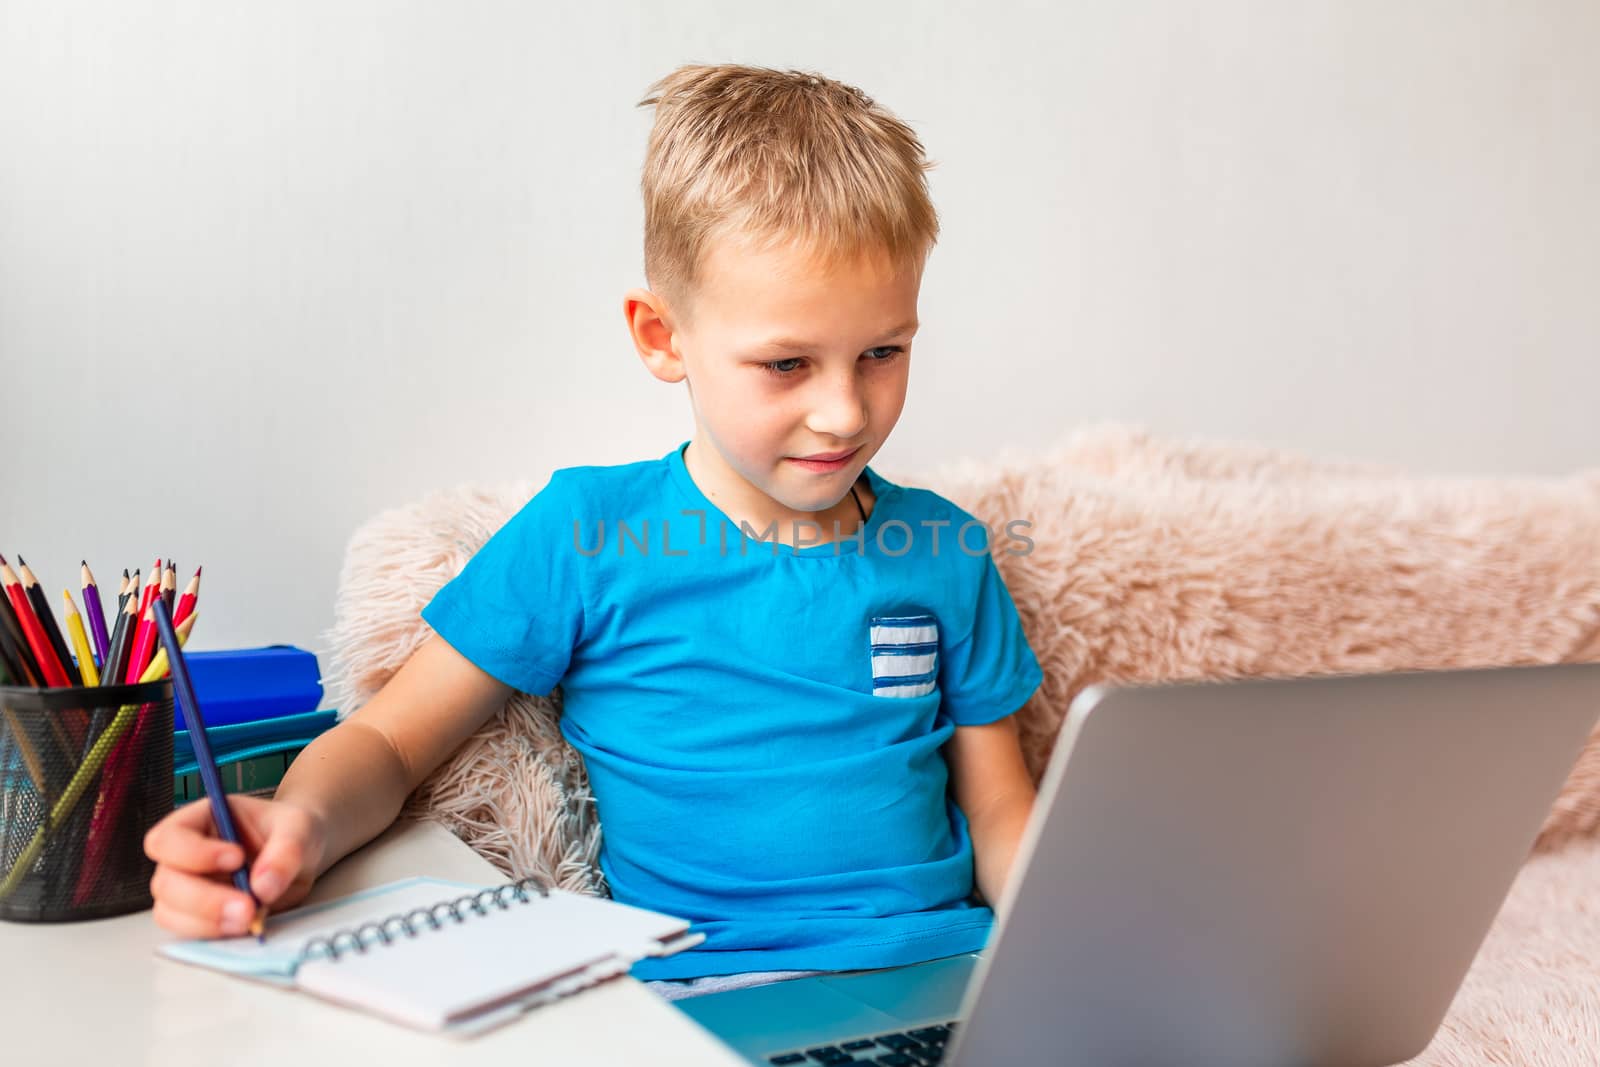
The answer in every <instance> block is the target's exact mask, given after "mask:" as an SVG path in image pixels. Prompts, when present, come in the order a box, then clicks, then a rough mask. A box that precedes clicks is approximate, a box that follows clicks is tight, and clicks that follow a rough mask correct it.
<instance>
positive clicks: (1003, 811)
mask: <svg viewBox="0 0 1600 1067" xmlns="http://www.w3.org/2000/svg"><path fill="white" fill-rule="evenodd" d="M944 757H945V762H946V763H947V764H948V765H949V767H950V780H951V785H952V787H953V789H954V792H955V801H956V805H957V806H958V807H960V809H961V811H962V814H964V815H965V816H966V817H967V829H968V832H969V833H970V834H971V836H972V853H973V861H974V864H975V872H976V873H975V877H976V879H977V883H978V890H979V892H981V893H982V894H983V898H984V899H985V900H986V901H988V902H989V905H990V907H992V908H994V909H995V910H996V915H997V916H998V914H999V902H1000V894H1001V891H1002V890H1003V889H1004V888H1005V884H1006V878H1007V876H1008V875H1009V874H1010V871H1011V864H1012V861H1013V860H1014V859H1015V858H1016V853H1017V844H1018V843H1019V842H1020V841H1021V839H1022V831H1023V828H1024V827H1026V826H1027V825H1028V816H1029V814H1030V813H1031V812H1032V811H1033V801H1034V787H1033V779H1032V778H1030V777H1029V776H1028V768H1027V764H1025V763H1024V762H1023V759H1022V744H1021V742H1020V741H1019V740H1018V736H1017V717H1016V715H1014V714H1013V715H1007V716H1006V717H1005V718H1003V719H1000V720H998V721H996V722H991V723H984V724H983V725H981V726H957V727H956V728H955V732H954V733H952V734H951V735H950V740H948V741H946V742H945V745H944Z"/></svg>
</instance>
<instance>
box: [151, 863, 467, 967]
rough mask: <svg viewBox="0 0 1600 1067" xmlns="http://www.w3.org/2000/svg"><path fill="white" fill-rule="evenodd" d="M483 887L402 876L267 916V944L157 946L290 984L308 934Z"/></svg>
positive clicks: (246, 940) (231, 940)
mask: <svg viewBox="0 0 1600 1067" xmlns="http://www.w3.org/2000/svg"><path fill="white" fill-rule="evenodd" d="M481 888H483V887H482V886H477V885H472V884H469V883H466V882H452V881H447V880H445V879H442V878H424V877H418V878H404V879H401V880H400V881H397V882H388V883H386V884H384V885H380V886H374V887H372V888H371V889H364V890H362V891H361V892H359V893H352V894H350V895H349V896H346V897H340V898H339V899H337V900H327V901H323V902H322V903H320V904H310V905H307V906H305V907H301V908H295V909H293V910H291V911H286V912H283V913H282V914H280V915H268V916H267V926H266V931H265V933H266V942H265V943H264V944H261V943H257V941H256V939H255V938H254V937H252V936H250V935H249V934H246V935H244V936H243V937H223V938H202V939H196V940H192V941H169V942H167V943H165V944H163V945H160V946H158V947H157V949H156V951H158V952H160V953H161V954H162V955H163V956H170V957H171V958H172V959H175V960H181V961H183V962H184V963H194V964H199V965H200V966H202V967H210V968H212V969H214V970H218V971H226V972H227V973H229V974H237V975H241V976H243V977H246V978H259V979H261V980H263V981H267V982H273V983H275V984H277V985H292V984H293V982H294V973H295V964H296V961H297V960H298V959H299V954H300V948H301V946H303V945H304V944H305V943H306V941H308V940H309V939H311V938H313V937H323V936H326V935H328V934H331V933H333V932H334V931H335V930H342V929H346V928H349V927H354V926H359V925H360V924H362V923H364V922H376V921H379V920H382V919H385V918H387V917H388V916H390V915H394V914H396V913H404V912H407V911H410V910H411V909H412V908H424V907H427V906H428V905H430V904H436V903H438V902H439V901H441V900H453V899H455V898H456V897H459V896H461V895H462V894H463V893H471V892H476V891H477V890H479V889H481Z"/></svg>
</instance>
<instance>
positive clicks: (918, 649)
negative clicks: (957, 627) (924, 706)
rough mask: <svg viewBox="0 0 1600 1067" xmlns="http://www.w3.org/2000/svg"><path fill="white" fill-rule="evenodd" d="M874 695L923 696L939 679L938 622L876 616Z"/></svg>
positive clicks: (931, 618) (873, 633) (914, 617)
mask: <svg viewBox="0 0 1600 1067" xmlns="http://www.w3.org/2000/svg"><path fill="white" fill-rule="evenodd" d="M870 634H871V636H870V638H869V640H870V643H871V655H872V695H873V696H879V697H920V696H923V695H925V694H928V693H931V692H933V689H934V686H935V685H936V684H937V683H938V678H939V620H938V619H937V618H935V617H934V616H932V615H874V616H873V617H872V626H871V631H870Z"/></svg>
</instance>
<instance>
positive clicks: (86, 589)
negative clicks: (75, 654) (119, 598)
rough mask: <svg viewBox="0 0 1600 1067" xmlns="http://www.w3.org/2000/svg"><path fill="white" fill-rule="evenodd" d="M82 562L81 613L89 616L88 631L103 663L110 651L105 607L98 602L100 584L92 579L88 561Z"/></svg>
mask: <svg viewBox="0 0 1600 1067" xmlns="http://www.w3.org/2000/svg"><path fill="white" fill-rule="evenodd" d="M82 563H83V573H82V575H81V576H80V577H82V579H83V613H84V614H85V615H87V616H89V633H91V634H92V635H94V650H95V652H96V653H97V654H98V655H99V657H100V662H101V663H102V664H103V663H105V661H106V655H107V654H108V653H109V652H110V651H111V635H110V634H108V633H107V632H106V609H105V608H104V607H103V606H102V605H101V603H100V586H99V584H98V583H96V582H95V580H94V572H93V571H91V570H90V569H89V561H88V560H83V561H82Z"/></svg>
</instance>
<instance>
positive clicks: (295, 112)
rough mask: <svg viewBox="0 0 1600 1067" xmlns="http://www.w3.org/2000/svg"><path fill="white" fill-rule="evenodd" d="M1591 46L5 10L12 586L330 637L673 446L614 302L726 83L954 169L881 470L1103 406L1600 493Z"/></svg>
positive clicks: (368, 5)
mask: <svg viewBox="0 0 1600 1067" xmlns="http://www.w3.org/2000/svg"><path fill="white" fill-rule="evenodd" d="M669 9H670V10H669ZM863 11H865V12H866V14H862V13H861V12H863ZM1597 52H1600V5H1596V4H1595V3H1593V2H1592V0H1568V2H1554V0H1541V2H1530V3H1489V2H1462V0H1438V2H1403V3H1389V2H1354V0H1304V2H1299V3H1293V4H1284V3H1279V2H1274V0H1261V2H1245V0H1211V2H1207V3H1203V4H1202V3H1177V2H1173V3H1165V4H1153V3H1128V2H1121V0H1119V2H1117V3H1096V4H1076V5H1071V6H1066V7H1063V6H1061V5H1055V4H1042V3H1041V4H1019V3H984V4H969V5H963V7H962V9H961V10H956V9H954V8H953V7H951V6H949V5H943V4H936V5H927V4H922V3H914V2H911V0H900V2H895V3H888V4H881V5H877V6H875V7H867V8H863V7H862V6H861V5H860V4H859V3H855V2H851V3H839V2H833V3H807V4H793V3H783V4H767V3H751V2H748V0H740V2H722V0H698V2H696V3H692V4H687V3H686V4H676V5H661V4H655V3H629V4H619V5H613V6H611V7H609V8H607V7H605V6H603V5H602V6H584V5H567V6H566V7H565V8H563V9H556V8H554V7H553V6H552V5H547V4H528V3H496V4H490V3H430V4H423V3H412V4H400V3H395V2H392V0H382V2H379V0H369V2H360V3H357V2H335V3H328V2H319V3H309V2H292V3H286V2H275V3H270V4H239V5H232V4H219V3H216V2H214V0H188V2H181V3H169V4H153V3H140V4H126V3H120V2H114V0H83V2H61V0H0V359H3V364H4V366H3V374H0V389H3V395H4V398H5V399H4V404H5V406H4V414H3V415H0V456H3V457H4V459H3V461H0V551H4V552H5V553H7V554H8V555H9V554H11V553H14V552H16V551H18V550H20V551H22V552H23V553H24V554H27V555H29V558H30V562H31V563H33V564H34V565H35V567H36V568H37V569H38V570H39V571H40V572H41V577H42V578H43V579H44V580H45V582H46V583H47V584H48V585H50V586H51V587H52V588H59V587H60V586H61V585H63V584H67V583H69V582H70V581H71V580H72V579H73V577H74V573H75V567H76V564H75V563H74V562H73V561H75V560H77V559H78V558H80V557H81V556H85V555H87V556H88V557H89V558H90V560H91V562H92V563H93V564H95V565H96V566H97V567H98V568H99V570H100V575H101V578H102V580H103V581H105V582H106V583H107V584H111V581H110V576H111V575H113V574H115V573H116V572H117V571H118V570H119V569H120V568H121V567H122V566H125V565H127V566H131V565H134V564H136V563H143V565H144V566H146V567H148V566H149V563H150V560H151V559H152V558H153V557H154V556H156V555H165V554H167V553H169V552H171V553H175V554H176V556H177V558H178V560H179V563H180V566H183V567H184V569H185V571H187V570H189V569H190V568H192V566H193V565H194V564H195V563H204V564H205V566H206V574H207V579H208V580H207V584H206V595H205V601H204V604H203V611H204V613H205V618H204V620H203V629H202V632H201V633H199V634H197V638H196V647H218V646H226V645H240V644H246V643H255V642H269V641H294V642H298V643H301V644H305V645H308V646H311V647H313V648H316V649H318V650H319V651H320V650H321V649H322V645H321V638H320V635H321V631H322V630H323V628H324V627H326V626H327V625H328V624H329V622H330V621H331V607H332V598H333V590H334V584H335V577H336V574H337V569H338V565H339V559H340V555H341V551H342V546H343V543H344V540H345V538H346V537H347V536H348V535H349V534H350V532H351V531H352V530H353V529H354V528H355V526H356V525H357V524H358V523H359V522H360V521H361V520H362V519H363V518H364V517H366V516H368V515H370V514H372V513H373V512H375V511H377V510H379V509H381V508H384V507H388V506H392V505H395V504H398V503H401V502H404V501H407V500H409V499H412V498H414V497H416V496H418V495H420V494H422V493H423V492H425V491H427V490H429V489H432V488H435V487H440V486H445V485H450V484H455V483H459V482H465V481H477V480H485V481H488V480H501V479H513V478H523V477H526V478H538V477H542V476H543V475H544V474H546V473H548V472H549V471H550V470H551V469H553V468H555V467H560V466H566V465H569V464H574V463H620V462H626V461H629V460H634V459H641V458H653V457H656V456H660V455H662V454H664V453H665V452H666V451H667V450H668V449H669V448H671V447H672V446H673V445H675V444H677V443H678V442H680V441H682V440H683V439H685V438H686V437H687V436H688V435H689V432H690V427H691V421H690V414H689V408H688V402H687V396H686V395H684V394H683V393H681V392H680V390H681V389H682V386H681V385H680V386H664V385H662V384H660V383H658V382H656V381H655V380H654V379H652V378H650V377H649V375H648V374H647V373H646V372H645V371H644V369H643V368H642V366H640V364H639V363H638V360H637V357H636V356H635V355H634V354H633V351H632V348H631V346H630V345H629V343H628V340H627V337H626V334H625V332H624V329H623V322H622V315H621V295H622V293H623V291H624V290H625V289H627V288H628V287H630V286H633V285H637V284H643V273H642V266H641V254H640V221H641V217H642V210H641V208H640V205H639V199H638V191H637V177H638V168H639V164H640V161H641V158H642V153H643V148H644V142H645V136H646V132H647V130H648V125H649V121H650V114H649V111H648V109H637V108H635V106H634V104H635V102H636V101H637V100H638V99H639V98H640V97H641V96H643V95H644V92H645V90H646V87H647V86H648V85H649V83H650V81H651V80H653V79H654V78H655V77H657V76H659V75H660V74H662V73H665V72H666V71H667V70H669V69H671V68H672V67H673V66H676V65H677V64H679V63H683V62H690V61H702V62H723V61H740V62H749V63H757V64H762V65H768V66H778V67H801V68H805V69H815V70H820V71H823V72H824V73H828V74H831V75H833V76H836V77H839V78H842V79H844V80H847V81H850V82H853V83H854V84H857V85H859V86H861V87H862V88H863V89H864V90H866V91H867V92H868V93H869V94H871V95H873V96H875V97H877V98H879V99H881V100H882V101H884V102H885V103H886V104H887V105H888V106H889V107H891V108H892V109H893V110H895V111H896V112H897V113H898V114H900V115H901V116H902V117H904V118H905V119H907V120H908V121H909V122H910V123H911V124H912V125H913V126H914V128H916V129H917V130H918V132H919V133H920V134H921V136H922V137H923V139H924V141H925V143H926V145H927V147H928V150H929V152H930V154H931V155H932V156H933V158H935V159H936V160H938V161H939V164H940V165H939V167H938V168H937V169H936V170H935V171H934V172H933V174H932V176H931V181H932V185H933V191H934V196H935V199H936V203H937V205H938V207H939V208H940V210H941V213H942V217H943V222H944V234H943V239H942V241H941V243H940V245H939V246H938V248H937V249H936V250H935V252H934V255H933V258H932V260H931V261H930V264H929V268H928V272H927V276H926V281H925V284H924V288H923V294H922V305H921V313H922V319H923V323H924V325H923V330H922V333H921V335H920V337H919V340H918V345H917V351H916V357H915V359H916V363H915V368H916V372H915V373H914V374H913V376H912V392H911V397H910V401H909V402H908V405H907V408H906V412H905V415H904V416H903V418H902V421H901V424H900V427H899V429H898V430H897V431H896V435H895V437H894V438H893V439H892V440H891V442H890V443H889V445H888V446H887V448H886V449H885V450H884V451H883V452H882V453H881V454H880V456H879V457H878V459H877V460H876V461H875V466H877V467H878V468H879V469H880V470H882V471H884V472H886V473H889V474H891V475H892V474H893V472H894V471H895V469H896V468H897V467H900V468H913V467H916V468H921V467H924V466H925V465H930V464H935V463H938V462H940V461H943V460H945V459H950V458H955V457H957V456H960V455H963V454H983V453H985V452H986V451H987V450H991V449H994V448H996V447H998V446H999V445H1002V444H1015V445H1021V446H1031V445H1043V444H1045V443H1048V442H1049V441H1050V440H1052V439H1054V438H1056V437H1057V436H1059V435H1060V434H1062V433H1064V432H1067V431H1068V430H1070V429H1071V428H1072V427H1073V426H1075V425H1077V424H1081V423H1083V422H1085V421H1089V420H1097V419H1102V418H1117V419H1127V420H1131V421H1138V422H1143V423H1145V424H1146V425H1148V426H1149V427H1150V428H1152V429H1154V430H1157V431H1164V432H1172V433H1178V434H1208V435H1217V436H1223V437H1228V438H1233V439H1252V440H1256V441H1261V442H1266V443H1273V444H1280V445H1286V446H1292V447H1297V448H1303V449H1307V450H1313V451H1316V452H1319V453H1325V454H1338V455H1344V456H1349V457H1357V458H1374V459H1382V460H1389V461H1397V462H1402V463H1405V464H1409V465H1411V466H1413V467H1414V468H1415V469H1416V470H1418V471H1422V472H1454V473H1505V474H1512V473H1550V474H1556V473H1562V472H1566V471H1569V470H1572V469H1574V468H1576V467H1579V466H1584V465H1592V464H1594V463H1595V462H1596V456H1597V455H1600V421H1597V420H1596V419H1595V418H1594V417H1593V414H1592V412H1593V410H1594V408H1595V405H1596V402H1597V399H1600V388H1597V387H1600V360H1597V359H1596V358H1595V357H1596V348H1597V343H1600V300H1597V299H1596V283H1597V281H1600V269H1597V268H1600V198H1597V197H1596V195H1595V191H1596V188H1597V187H1600V66H1597V65H1596V64H1594V63H1593V62H1592V58H1593V56H1594V55H1595V54H1596V53H1597ZM169 450H170V451H169ZM169 454H175V455H176V456H177V459H176V460H175V461H173V460H169V459H167V458H166V457H167V456H168V455H169Z"/></svg>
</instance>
